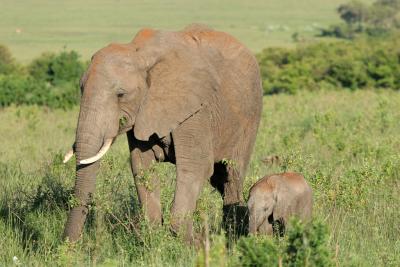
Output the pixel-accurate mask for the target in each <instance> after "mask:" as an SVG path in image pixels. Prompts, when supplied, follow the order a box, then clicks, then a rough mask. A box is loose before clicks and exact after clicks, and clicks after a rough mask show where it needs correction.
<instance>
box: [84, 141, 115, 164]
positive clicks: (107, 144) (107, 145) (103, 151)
mask: <svg viewBox="0 0 400 267" xmlns="http://www.w3.org/2000/svg"><path fill="white" fill-rule="evenodd" d="M112 142H113V139H112V138H109V139H106V141H104V144H103V146H102V147H101V148H100V150H99V152H97V154H96V155H95V156H93V157H91V158H88V159H84V160H81V161H80V162H79V164H90V163H93V162H96V161H98V160H99V159H100V158H101V157H102V156H104V154H106V153H107V151H108V150H109V149H110V147H111V144H112Z"/></svg>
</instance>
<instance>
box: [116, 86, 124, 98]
mask: <svg viewBox="0 0 400 267" xmlns="http://www.w3.org/2000/svg"><path fill="white" fill-rule="evenodd" d="M125 94H126V92H125V90H124V89H122V88H119V89H118V90H117V96H118V98H121V97H123V96H124V95H125Z"/></svg>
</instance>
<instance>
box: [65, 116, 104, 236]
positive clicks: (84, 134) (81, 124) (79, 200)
mask: <svg viewBox="0 0 400 267" xmlns="http://www.w3.org/2000/svg"><path fill="white" fill-rule="evenodd" d="M94 113H95V112H94ZM96 117H97V118H98V116H94V117H90V116H88V113H87V112H86V113H84V112H82V108H81V113H80V116H79V121H78V129H77V134H76V142H75V152H76V157H77V161H76V162H77V165H76V180H75V188H74V198H73V200H72V209H71V210H70V212H69V215H68V219H67V222H66V225H65V229H64V238H67V239H68V240H69V241H71V242H74V241H76V240H78V239H79V237H80V235H81V233H82V230H83V226H84V224H85V220H86V216H87V214H88V212H89V204H90V199H91V197H92V195H93V193H94V191H95V185H96V175H97V172H98V169H99V165H100V163H99V161H96V162H94V163H91V164H79V162H80V161H81V160H83V159H86V158H89V157H91V156H93V155H95V154H96V153H97V152H98V151H99V149H100V148H101V146H102V144H103V134H102V133H101V131H99V130H97V129H96V127H94V126H93V125H99V124H97V123H94V122H96Z"/></svg>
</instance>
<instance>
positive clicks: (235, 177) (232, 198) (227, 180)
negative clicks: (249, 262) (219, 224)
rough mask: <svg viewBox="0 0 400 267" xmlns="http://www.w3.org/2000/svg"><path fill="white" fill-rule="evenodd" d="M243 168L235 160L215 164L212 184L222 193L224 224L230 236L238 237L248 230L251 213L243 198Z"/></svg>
mask: <svg viewBox="0 0 400 267" xmlns="http://www.w3.org/2000/svg"><path fill="white" fill-rule="evenodd" d="M241 170H242V168H240V164H238V163H237V162H236V161H235V160H227V161H224V162H218V163H215V164H214V173H213V175H212V176H211V179H210V183H211V185H212V186H213V187H214V188H216V189H217V190H218V192H219V193H220V194H221V196H222V198H223V201H224V206H223V226H224V228H225V230H226V232H227V233H228V235H229V236H230V237H234V236H236V237H238V236H240V235H245V234H247V232H248V225H249V215H248V208H247V205H245V204H244V200H243V193H242V192H243V175H242V171H241Z"/></svg>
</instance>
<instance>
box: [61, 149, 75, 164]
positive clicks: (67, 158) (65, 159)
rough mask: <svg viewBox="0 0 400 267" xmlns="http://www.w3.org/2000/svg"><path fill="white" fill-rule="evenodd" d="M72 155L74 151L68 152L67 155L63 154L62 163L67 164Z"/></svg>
mask: <svg viewBox="0 0 400 267" xmlns="http://www.w3.org/2000/svg"><path fill="white" fill-rule="evenodd" d="M73 155H74V150H73V149H71V150H69V151H68V152H67V154H65V156H64V160H63V163H64V164H65V163H67V162H68V161H69V160H70V159H71V158H72V156H73Z"/></svg>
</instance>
